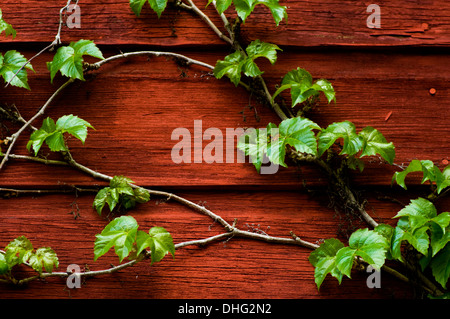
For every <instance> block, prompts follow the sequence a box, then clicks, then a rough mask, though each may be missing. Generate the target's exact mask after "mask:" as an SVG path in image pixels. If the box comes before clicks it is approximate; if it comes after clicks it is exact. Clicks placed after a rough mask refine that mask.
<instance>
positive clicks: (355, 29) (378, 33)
mask: <svg viewBox="0 0 450 319" xmlns="http://www.w3.org/2000/svg"><path fill="white" fill-rule="evenodd" d="M66 3H67V1H64V0H60V1H52V2H49V3H45V5H43V2H42V1H40V0H27V1H20V2H19V3H17V1H12V0H5V1H2V10H3V12H4V17H5V19H7V21H9V23H11V24H13V26H15V27H16V28H17V31H18V37H17V40H16V41H17V42H25V43H29V42H49V43H50V42H51V41H52V40H53V38H54V35H55V34H56V31H57V30H58V21H59V17H58V15H59V10H60V8H62V7H63V6H64V5H65V4H66ZM206 3H207V2H206V1H196V4H197V6H198V7H199V8H200V9H202V10H203V9H204V7H205V6H206ZM280 3H281V4H283V5H286V6H287V7H288V15H289V19H288V23H287V24H286V23H285V22H284V21H283V22H282V23H281V24H280V26H279V27H278V28H276V27H275V23H274V21H273V18H272V16H271V15H270V12H269V10H267V8H265V7H263V6H261V7H257V8H256V10H255V11H254V13H253V14H252V15H251V16H250V18H249V19H248V20H247V21H246V23H245V25H244V26H243V32H244V35H245V36H246V37H248V38H249V39H257V38H259V39H261V40H264V41H267V42H274V43H277V44H280V45H289V46H299V47H306V46H314V47H316V46H350V47H354V46H382V47H385V46H434V47H442V46H444V47H448V45H449V44H450V26H449V24H448V20H449V18H450V4H449V3H448V2H447V1H445V0H440V1H431V0H427V1H408V0H400V1H395V2H394V3H393V2H391V1H387V0H384V1H377V4H378V5H379V6H380V8H381V29H371V28H368V27H367V24H366V19H367V18H368V16H369V14H370V13H367V12H366V10H367V7H368V5H369V4H371V2H367V1H352V0H345V1H341V0H326V1H321V0H314V1H306V0H289V1H281V2H280ZM80 8H81V18H82V20H81V29H68V28H65V29H64V31H63V40H65V41H74V40H78V39H80V37H85V38H88V39H91V40H95V41H96V42H97V43H99V44H114V45H118V44H132V45H134V44H143V45H151V46H194V47H195V46H197V45H205V44H207V45H221V44H222V43H221V42H220V40H219V39H218V38H217V37H216V36H215V34H214V33H213V32H212V31H211V30H209V29H208V28H205V26H204V24H203V23H202V22H201V21H199V19H198V18H197V17H195V16H193V15H192V14H191V13H188V12H180V11H178V10H177V9H175V8H171V7H170V6H169V7H168V8H167V9H166V10H165V12H164V14H163V15H162V16H161V18H160V19H158V17H157V15H156V14H155V13H154V12H153V11H151V9H150V8H149V6H148V5H146V6H144V9H143V12H142V15H141V17H139V18H138V17H136V16H135V15H134V14H133V12H132V11H131V9H130V8H129V5H128V1H127V0H122V1H116V0H107V1H102V3H101V4H99V3H98V2H97V1H94V0H84V1H82V2H80ZM205 12H206V13H208V14H209V15H210V16H211V18H212V21H213V22H214V23H215V24H216V25H218V26H219V27H220V26H221V21H220V18H218V17H217V15H215V14H214V11H213V8H212V7H208V8H207V9H205ZM226 14H227V15H228V16H229V17H230V18H232V17H233V16H234V15H235V14H234V9H233V8H230V9H229V10H228V11H227V12H226Z"/></svg>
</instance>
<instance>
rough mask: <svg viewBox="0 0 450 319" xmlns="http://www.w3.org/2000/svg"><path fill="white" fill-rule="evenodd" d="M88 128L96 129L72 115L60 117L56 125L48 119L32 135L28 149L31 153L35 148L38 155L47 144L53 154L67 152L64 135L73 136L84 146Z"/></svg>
mask: <svg viewBox="0 0 450 319" xmlns="http://www.w3.org/2000/svg"><path fill="white" fill-rule="evenodd" d="M88 128H92V129H94V127H93V126H92V125H91V124H89V122H87V121H85V120H83V119H81V118H79V117H78V116H74V115H72V114H70V115H64V116H62V117H60V118H59V119H58V120H57V121H56V123H55V121H54V120H53V119H51V118H50V117H47V118H46V119H44V121H43V122H42V126H41V128H40V129H38V130H36V131H34V132H33V133H32V134H31V136H30V140H29V141H28V144H27V149H28V151H31V148H33V150H34V154H35V155H37V154H38V152H39V150H40V149H41V147H42V145H43V144H44V142H45V143H46V144H47V145H48V147H49V148H50V150H51V151H52V152H60V151H67V146H66V142H65V141H64V134H65V133H68V134H71V135H73V136H74V137H76V138H77V139H79V140H80V141H81V142H82V143H83V144H84V142H85V141H86V137H87V132H88Z"/></svg>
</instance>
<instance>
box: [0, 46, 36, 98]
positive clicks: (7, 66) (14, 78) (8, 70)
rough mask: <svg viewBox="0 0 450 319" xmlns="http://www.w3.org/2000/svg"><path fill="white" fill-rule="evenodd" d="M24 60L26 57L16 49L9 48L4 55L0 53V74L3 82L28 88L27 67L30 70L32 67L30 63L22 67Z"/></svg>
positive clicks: (25, 60)
mask: <svg viewBox="0 0 450 319" xmlns="http://www.w3.org/2000/svg"><path fill="white" fill-rule="evenodd" d="M26 62H27V59H26V58H25V57H24V56H23V55H22V54H21V53H20V52H17V51H16V50H9V51H7V52H6V53H5V55H3V54H2V53H0V76H2V77H3V79H4V81H5V83H11V85H13V86H17V87H21V88H25V89H27V90H30V86H29V84H28V74H27V69H28V70H31V71H34V69H33V66H32V65H31V64H30V63H28V64H26V66H25V67H24V68H22V66H23V65H24V64H25V63H26ZM19 70H20V71H19ZM16 73H17V74H16Z"/></svg>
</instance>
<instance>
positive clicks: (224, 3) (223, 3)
mask: <svg viewBox="0 0 450 319" xmlns="http://www.w3.org/2000/svg"><path fill="white" fill-rule="evenodd" d="M213 2H214V0H208V3H207V5H206V6H209V5H210V4H211V3H213ZM231 3H232V0H216V8H217V12H219V14H222V13H224V12H225V11H226V10H227V9H228V8H229V7H230V6H231Z"/></svg>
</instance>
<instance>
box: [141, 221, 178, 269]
mask: <svg viewBox="0 0 450 319" xmlns="http://www.w3.org/2000/svg"><path fill="white" fill-rule="evenodd" d="M136 245H137V254H138V255H139V254H140V253H141V252H142V251H143V250H144V249H146V248H150V249H151V259H152V262H151V263H152V264H153V263H155V262H159V261H161V259H163V258H164V256H165V255H167V254H169V253H170V254H171V255H172V257H173V258H175V245H174V244H173V239H172V235H170V233H169V232H168V231H167V230H165V229H164V228H163V227H153V228H151V229H150V230H149V232H148V234H147V233H146V232H143V231H138V233H137V238H136Z"/></svg>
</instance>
